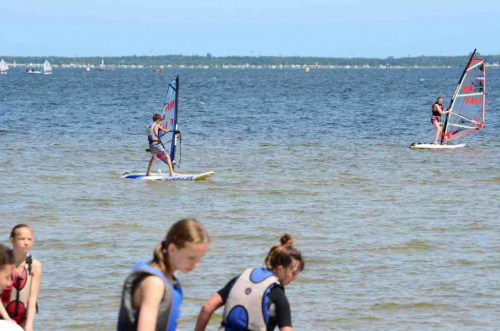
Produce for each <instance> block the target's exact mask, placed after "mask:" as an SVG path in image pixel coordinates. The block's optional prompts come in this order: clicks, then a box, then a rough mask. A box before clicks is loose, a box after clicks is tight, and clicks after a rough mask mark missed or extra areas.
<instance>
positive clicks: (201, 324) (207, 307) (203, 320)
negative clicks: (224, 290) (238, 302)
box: [194, 293, 224, 331]
mask: <svg viewBox="0 0 500 331" xmlns="http://www.w3.org/2000/svg"><path fill="white" fill-rule="evenodd" d="M223 305H224V301H223V300H222V297H221V296H220V295H219V293H215V294H214V295H212V297H211V298H210V299H208V300H207V302H205V304H204V305H203V307H201V311H200V314H199V315H198V320H197V321H196V327H195V328H194V330H195V331H204V330H205V328H206V327H207V324H208V321H210V317H212V314H213V313H214V311H216V310H217V309H219V308H220V307H222V306H223Z"/></svg>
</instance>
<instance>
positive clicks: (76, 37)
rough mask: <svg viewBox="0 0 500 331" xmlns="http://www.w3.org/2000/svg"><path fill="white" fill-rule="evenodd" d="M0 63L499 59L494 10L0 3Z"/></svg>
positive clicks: (127, 1) (294, 1)
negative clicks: (6, 59) (173, 57)
mask: <svg viewBox="0 0 500 331" xmlns="http://www.w3.org/2000/svg"><path fill="white" fill-rule="evenodd" d="M0 10H1V14H0V17H1V19H0V55H61V56H75V55H78V56H115V55H159V54H184V55H206V54H207V53H212V54H213V55H215V56H225V55H254V56H257V55H283V56H285V55H286V56H292V55H299V56H309V55H315V56H328V57H384V58H385V57H387V56H395V57H402V56H407V55H410V56H418V55H466V54H468V53H469V52H470V51H471V50H472V49H473V48H475V47H477V49H478V51H479V52H480V53H481V54H500V1H498V0H496V1H489V0H487V1H463V0H456V1H449V0H444V1H440V0H434V1H430V0H415V1H405V0H399V1H393V0H385V1H382V0H373V1H369V0H330V1H328V0H253V1H241V0H240V1H239V0H232V1H229V0H180V1H171V0H142V1H140V0H123V1H122V0H115V1H113V0H94V1H86V0H81V1H72V0H45V1H41V0H30V1H25V0H16V1H13V0H12V1H11V0H1V1H0Z"/></svg>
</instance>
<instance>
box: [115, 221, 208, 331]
mask: <svg viewBox="0 0 500 331" xmlns="http://www.w3.org/2000/svg"><path fill="white" fill-rule="evenodd" d="M209 245H210V238H209V237H208V233H207V231H206V230H205V228H204V227H203V225H202V224H201V223H200V222H198V221H197V220H196V219H192V218H189V219H184V220H181V221H178V222H177V223H175V224H174V225H172V227H171V228H170V230H169V231H168V233H167V236H166V238H165V240H164V241H162V242H161V243H160V244H159V245H158V246H156V248H155V250H154V253H153V259H152V260H144V261H141V262H139V263H138V264H137V265H136V266H135V268H134V269H133V270H132V273H131V274H130V275H129V276H128V277H127V279H125V284H124V285H123V291H122V300H121V306H120V312H119V316H118V331H124V330H151V331H154V330H168V331H175V330H176V329H177V320H178V318H179V316H180V307H181V304H182V298H183V295H182V288H181V284H180V283H179V281H178V280H177V278H176V277H175V276H174V272H175V271H176V270H180V271H182V272H183V273H188V272H190V271H192V270H194V269H195V268H196V267H198V265H199V264H200V260H201V259H202V258H203V256H204V255H205V253H206V252H207V250H208V248H209Z"/></svg>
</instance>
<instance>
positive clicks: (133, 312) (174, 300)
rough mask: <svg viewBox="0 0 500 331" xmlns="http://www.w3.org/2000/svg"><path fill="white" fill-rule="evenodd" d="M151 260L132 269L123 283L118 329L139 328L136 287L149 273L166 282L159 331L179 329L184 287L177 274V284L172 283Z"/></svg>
mask: <svg viewBox="0 0 500 331" xmlns="http://www.w3.org/2000/svg"><path fill="white" fill-rule="evenodd" d="M149 262H150V261H141V262H139V263H137V265H136V266H135V267H134V269H133V270H132V273H131V274H130V275H129V276H128V277H127V279H126V280H125V284H123V292H122V302H121V306H120V312H119V315H118V328H117V330H118V331H129V330H130V331H132V330H137V324H138V322H139V312H140V310H139V309H136V308H134V304H133V303H134V289H135V286H137V284H138V282H139V281H140V280H141V279H143V278H144V276H147V275H154V276H158V277H160V278H161V280H163V282H164V283H165V293H164V294H163V298H162V300H161V301H160V307H159V309H158V315H157V318H156V328H155V330H157V331H160V330H161V331H165V330H167V331H175V330H176V329H177V320H178V319H179V316H180V313H181V304H182V288H181V285H180V283H179V282H177V279H176V278H175V276H174V277H173V278H174V280H175V281H176V282H177V285H175V286H174V285H172V284H171V283H170V282H169V281H168V279H167V278H166V277H165V275H164V274H163V272H161V271H160V270H158V269H156V268H154V267H152V266H150V265H149V264H148V263H149Z"/></svg>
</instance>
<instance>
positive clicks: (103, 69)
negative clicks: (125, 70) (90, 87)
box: [96, 59, 115, 71]
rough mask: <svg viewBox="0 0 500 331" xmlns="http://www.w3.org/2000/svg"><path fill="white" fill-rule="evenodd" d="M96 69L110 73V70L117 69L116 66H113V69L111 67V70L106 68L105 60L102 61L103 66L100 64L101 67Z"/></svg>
mask: <svg viewBox="0 0 500 331" xmlns="http://www.w3.org/2000/svg"><path fill="white" fill-rule="evenodd" d="M96 69H97V70H100V71H110V70H115V67H114V66H112V67H111V69H110V68H108V67H106V66H105V65H104V59H102V61H101V64H99V65H98V66H97V67H96Z"/></svg>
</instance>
